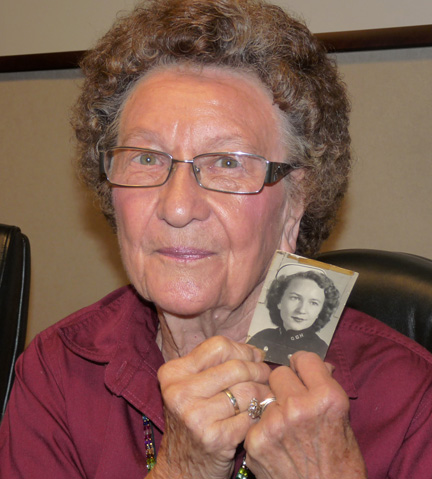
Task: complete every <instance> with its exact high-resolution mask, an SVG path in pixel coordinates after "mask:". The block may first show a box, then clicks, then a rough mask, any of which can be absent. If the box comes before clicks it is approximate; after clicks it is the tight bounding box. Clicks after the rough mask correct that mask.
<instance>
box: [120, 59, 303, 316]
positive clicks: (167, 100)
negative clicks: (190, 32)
mask: <svg viewBox="0 0 432 479" xmlns="http://www.w3.org/2000/svg"><path fill="white" fill-rule="evenodd" d="M275 108H276V107H275V106H274V105H273V104H272V101H271V98H270V97H269V96H268V94H267V92H266V91H265V89H264V88H263V87H262V86H261V85H260V83H259V82H258V81H257V80H255V79H253V78H252V77H249V76H248V75H246V74H239V73H235V72H230V71H227V70H221V69H219V70H218V69H214V68H204V69H203V70H202V71H201V72H200V73H198V72H195V71H194V70H185V69H184V68H183V70H181V71H180V70H179V69H178V68H176V67H171V68H169V69H167V70H163V71H155V72H153V73H150V74H149V75H147V76H146V77H145V78H143V79H142V80H141V82H140V83H139V84H138V85H137V87H135V89H134V90H133V91H132V93H131V94H130V96H129V98H128V100H127V101H126V104H125V107H124V109H123V112H122V114H121V117H120V128H119V138H118V145H122V146H125V145H127V146H136V147H146V148H151V149H155V150H160V151H164V152H167V153H169V154H171V155H173V157H174V158H176V159H181V160H185V159H191V158H192V157H194V156H196V155H198V154H201V153H210V152H220V151H245V152H249V153H255V154H259V155H262V156H264V157H266V158H267V159H270V160H272V161H284V160H285V159H286V153H285V151H284V148H283V146H282V142H281V138H280V132H279V130H280V128H279V123H278V120H277V117H276V116H275ZM113 201H114V208H115V212H116V219H117V225H118V235H119V242H120V247H121V252H122V257H123V262H124V264H125V267H126V270H127V272H128V274H129V277H130V279H131V281H132V283H133V284H134V286H135V287H136V288H137V290H138V291H139V293H140V294H141V295H142V296H144V297H145V298H147V299H149V300H151V301H154V302H155V303H156V304H157V305H158V306H159V307H160V308H161V309H162V310H164V311H166V312H169V313H172V314H177V315H181V316H189V315H191V316H192V315H197V314H200V313H203V312H206V311H209V310H213V311H218V310H228V311H232V310H234V309H235V308H237V307H238V306H239V305H241V304H242V303H243V302H244V300H245V299H246V298H247V297H248V296H249V295H250V293H251V292H253V291H254V290H255V288H257V287H258V284H259V283H260V282H261V281H262V280H263V278H264V275H265V272H266V270H267V268H268V266H269V262H270V260H271V257H272V255H273V253H274V251H275V250H276V249H277V248H281V249H284V250H286V251H293V250H294V248H295V241H296V237H297V228H298V222H299V220H300V218H301V215H302V208H301V207H298V206H297V207H294V206H293V205H291V204H290V203H289V202H288V201H287V194H286V186H285V185H284V182H283V181H280V182H278V183H277V184H274V185H272V186H269V187H265V188H264V189H263V190H262V191H261V193H259V194H254V195H239V194H227V193H220V192H213V191H207V190H205V189H203V188H201V187H199V186H198V184H197V182H196V180H195V178H194V175H193V171H192V167H191V165H190V164H177V166H176V169H175V172H174V174H172V175H171V177H170V178H169V180H168V182H167V183H166V184H165V185H163V186H160V187H154V188H136V189H134V188H114V192H113Z"/></svg>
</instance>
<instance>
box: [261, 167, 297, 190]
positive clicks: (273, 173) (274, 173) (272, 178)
mask: <svg viewBox="0 0 432 479" xmlns="http://www.w3.org/2000/svg"><path fill="white" fill-rule="evenodd" d="M296 168H298V167H297V166H293V165H288V164H287V163H276V162H270V163H268V164H267V172H266V176H265V178H264V184H265V185H271V184H272V183H276V181H279V180H280V179H281V178H283V177H284V176H286V175H288V174H289V173H291V171H293V170H295V169H296Z"/></svg>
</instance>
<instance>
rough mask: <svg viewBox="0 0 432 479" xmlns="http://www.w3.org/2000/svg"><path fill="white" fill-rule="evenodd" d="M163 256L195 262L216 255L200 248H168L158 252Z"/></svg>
mask: <svg viewBox="0 0 432 479" xmlns="http://www.w3.org/2000/svg"><path fill="white" fill-rule="evenodd" d="M157 253H159V254H160V255H162V256H165V257H168V258H172V259H174V260H179V261H193V260H199V259H204V258H208V257H210V256H213V255H214V254H215V253H213V252H211V251H208V250H205V249H200V248H190V247H168V248H160V249H158V250H157Z"/></svg>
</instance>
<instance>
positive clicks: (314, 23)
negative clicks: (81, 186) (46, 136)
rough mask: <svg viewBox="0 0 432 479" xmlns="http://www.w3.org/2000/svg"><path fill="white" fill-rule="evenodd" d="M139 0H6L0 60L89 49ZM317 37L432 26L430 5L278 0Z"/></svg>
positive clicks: (404, 0) (399, 0) (422, 0)
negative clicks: (324, 33) (17, 56)
mask: <svg viewBox="0 0 432 479" xmlns="http://www.w3.org/2000/svg"><path fill="white" fill-rule="evenodd" d="M138 1H139V0H73V1H72V0H38V1H37V2H35V1H34V0H19V1H17V0H2V1H1V3H0V55H26V54H30V53H51V52H62V51H74V50H87V49H88V48H90V46H92V45H93V43H94V42H95V40H97V39H98V38H99V36H100V35H102V34H103V33H105V31H106V30H107V29H108V27H109V26H110V25H111V23H112V22H113V19H114V18H115V17H116V14H117V12H119V11H120V12H123V11H129V10H130V9H131V8H132V7H133V6H134V5H135V4H136V3H138ZM275 3H276V4H278V5H280V6H282V7H283V8H285V9H289V10H292V11H293V12H296V14H299V15H301V16H302V17H303V18H304V19H305V21H306V22H307V24H308V26H309V28H310V29H311V30H312V31H313V32H314V33H320V32H337V31H345V30H365V29H370V28H386V27H399V26H409V25H428V24H432V2H431V1H430V0H379V1H378V2H377V1H376V0H362V1H361V2H359V1H358V0H326V1H325V2H323V1H322V0H307V1H304V0H275Z"/></svg>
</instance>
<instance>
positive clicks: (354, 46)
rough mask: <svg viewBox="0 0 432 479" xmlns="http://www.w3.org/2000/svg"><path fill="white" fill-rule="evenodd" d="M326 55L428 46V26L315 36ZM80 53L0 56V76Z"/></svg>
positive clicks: (69, 62)
mask: <svg viewBox="0 0 432 479" xmlns="http://www.w3.org/2000/svg"><path fill="white" fill-rule="evenodd" d="M317 37H318V38H319V39H320V40H321V41H322V42H323V43H324V44H325V45H326V47H327V48H328V50H329V52H333V53H341V52H353V51H370V50H385V49H394V48H416V47H417V48H418V47H429V46H432V25H418V26H413V27H397V28H382V29H374V30H356V31H346V32H333V33H318V34H317ZM83 54H84V52H83V51H75V52H58V53H40V54H33V55H10V56H3V57H0V73H5V72H24V71H36V70H64V69H69V68H77V67H78V64H79V61H80V59H81V57H82V55H83Z"/></svg>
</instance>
